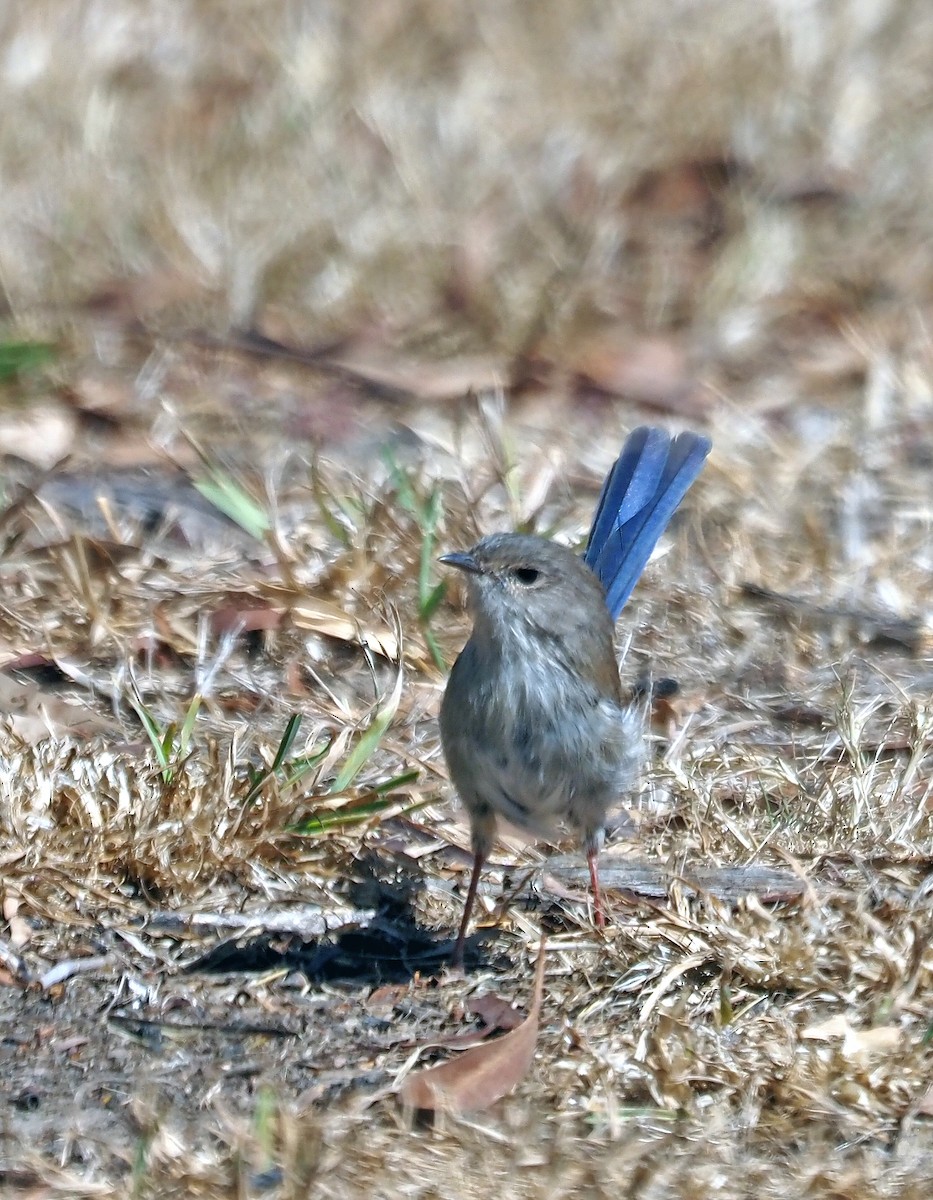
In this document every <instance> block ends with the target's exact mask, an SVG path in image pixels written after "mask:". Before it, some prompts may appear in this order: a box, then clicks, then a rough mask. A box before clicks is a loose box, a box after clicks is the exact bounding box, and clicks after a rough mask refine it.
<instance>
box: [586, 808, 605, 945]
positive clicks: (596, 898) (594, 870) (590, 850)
mask: <svg viewBox="0 0 933 1200" xmlns="http://www.w3.org/2000/svg"><path fill="white" fill-rule="evenodd" d="M602 840H603V839H602V830H600V831H599V832H598V833H594V834H589V835H588V836H587V838H586V864H587V866H588V867H589V868H590V887H591V888H592V889H593V918H594V920H595V921H596V926H597V928H598V929H605V927H606V917H605V914H604V913H603V898H602V894H601V892H600V890H599V847H600V844H601V842H602Z"/></svg>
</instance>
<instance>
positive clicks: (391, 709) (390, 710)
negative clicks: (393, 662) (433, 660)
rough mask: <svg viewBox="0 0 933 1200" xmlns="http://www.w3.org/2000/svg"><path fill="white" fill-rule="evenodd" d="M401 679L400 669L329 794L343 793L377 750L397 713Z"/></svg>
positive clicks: (338, 774) (339, 772)
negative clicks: (390, 688) (393, 683)
mask: <svg viewBox="0 0 933 1200" xmlns="http://www.w3.org/2000/svg"><path fill="white" fill-rule="evenodd" d="M403 678H404V675H403V672H402V670H401V668H400V669H399V672H398V675H397V676H396V679H395V686H394V687H393V688H392V691H391V692H390V693H389V695H388V696H386V697H385V698H384V699H383V700H382V702H381V703H380V704H379V705H377V707H376V709H375V711H374V712H373V716H372V720H371V721H370V723H369V728H368V729H367V730H366V731H365V733H363V735H362V736H361V738H360V740H359V741H358V742H357V744H356V745H355V746H354V747H353V749H352V750H351V751H350V753H349V754H348V755H347V760H346V762H345V763H344V764H343V766H342V767H341V769H340V770H339V771H338V772H337V778H336V779H335V780H334V782H333V785H332V786H331V788H330V791H331V792H345V791H346V790H347V788H348V787H349V786H350V784H351V783H352V782H353V780H354V779H355V778H356V777H357V775H359V773H360V771H361V770H362V769H363V767H364V766H365V765H366V763H367V762H368V761H369V759H370V758H372V756H373V754H374V753H375V751H376V750H377V749H378V747H379V743H380V742H381V741H382V738H383V735H384V734H385V731H386V730H387V729H388V728H389V726H390V725H391V724H392V719H393V717H394V716H395V714H396V712H397V711H398V705H399V701H400V700H401V698H402V680H403Z"/></svg>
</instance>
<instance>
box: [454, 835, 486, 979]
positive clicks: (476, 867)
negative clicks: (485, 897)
mask: <svg viewBox="0 0 933 1200" xmlns="http://www.w3.org/2000/svg"><path fill="white" fill-rule="evenodd" d="M485 861H486V855H485V853H483V851H481V850H475V851H474V852H473V873H472V875H471V876H470V886H469V888H468V889H467V894H466V900H465V901H464V904H463V918H462V919H461V921H460V932H459V933H458V934H457V944H456V945H455V946H454V953H453V958H452V959H451V960H450V961H451V963H452V964H453V966H455V967H462V966H463V946H464V943H465V941H466V935H467V929H468V928H469V926H470V914H471V913H472V911H473V901H474V900H475V899H476V889H477V886H478V885H479V877H480V873H481V872H482V870H483V863H485Z"/></svg>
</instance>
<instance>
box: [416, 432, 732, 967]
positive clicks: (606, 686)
mask: <svg viewBox="0 0 933 1200" xmlns="http://www.w3.org/2000/svg"><path fill="white" fill-rule="evenodd" d="M711 446H712V443H711V442H710V440H709V439H708V438H706V437H704V436H702V435H700V434H697V433H692V432H689V431H687V432H683V433H680V434H678V435H676V436H674V437H671V435H670V434H668V433H667V432H666V431H665V430H663V429H660V428H657V427H654V426H641V427H639V428H637V429H635V430H633V431H632V432H631V434H630V435H629V437H628V438H627V439H626V441H625V444H624V445H623V447H622V450H621V453H620V454H619V456H618V458H617V459H616V461H615V463H614V464H613V466H612V468H611V469H610V471H609V473H608V475H607V476H606V479H605V482H604V483H603V486H602V490H601V492H600V495H599V499H598V501H597V505H596V511H595V514H594V517H593V522H592V526H591V528H590V532H589V537H588V539H587V543H586V549H585V550H584V553H583V555H582V557H580V556H578V555H577V554H576V553H574V551H573V550H571V549H570V548H569V547H567V546H564V545H561V544H559V543H557V542H554V541H551V540H549V539H547V538H543V537H538V536H536V535H534V534H526V533H493V534H490V535H488V536H486V537H484V538H482V539H481V540H480V541H479V542H477V543H476V545H475V546H473V547H472V549H470V550H467V551H455V552H452V553H449V554H444V555H442V556H441V558H440V560H439V561H440V562H441V563H444V564H446V565H447V566H450V567H454V568H456V569H457V570H459V571H461V572H462V573H463V575H464V576H465V579H466V584H467V593H468V602H469V607H470V609H471V611H472V617H473V628H472V631H471V633H470V636H469V639H468V641H467V643H466V645H465V646H464V648H463V650H462V651H461V653H460V655H459V656H458V658H457V660H456V661H455V663H454V665H453V668H452V669H451V672H450V676H449V679H448V681H447V686H446V688H445V690H444V696H443V700H442V702H441V710H440V733H441V745H442V748H443V752H444V757H445V759H446V762H447V767H448V772H449V775H450V779H451V782H452V783H453V785H454V787H455V789H456V791H457V793H458V794H459V797H460V800H461V803H462V804H463V806H464V807H465V809H466V811H467V814H468V816H469V821H470V831H471V841H472V849H473V869H472V874H471V876H470V883H469V887H468V889H467V894H466V900H465V902H464V910H463V918H462V920H461V923H460V929H459V932H458V934H457V941H456V943H455V947H454V952H453V956H452V962H453V965H454V966H455V967H462V965H463V956H464V947H465V941H466V936H467V930H468V929H469V924H470V916H471V913H472V909H473V904H474V901H475V899H476V889H477V886H478V884H479V880H480V875H481V872H482V869H483V866H484V864H485V863H486V861H487V859H488V857H489V854H490V852H491V850H492V847H493V844H494V842H495V838H496V833H497V826H498V821H499V818H504V819H505V820H507V821H509V822H510V823H511V824H512V825H514V826H517V827H518V828H520V829H522V830H525V831H526V832H528V833H530V834H532V835H533V836H535V837H542V838H553V837H554V834H555V832H556V831H558V830H559V829H560V828H561V827H569V828H570V829H571V830H572V831H574V832H576V833H577V834H578V835H580V836H581V837H582V841H583V846H584V849H585V852H586V858H587V863H588V867H589V875H590V886H591V891H592V896H593V916H594V920H595V922H596V924H597V926H598V927H603V926H604V925H605V916H604V912H603V905H602V897H601V895H600V889H599V871H598V856H599V849H600V846H601V844H602V841H603V837H604V826H605V820H606V813H607V811H608V809H609V807H610V806H611V805H613V804H614V803H616V802H617V801H618V800H619V799H620V798H621V796H622V795H623V794H625V793H626V792H628V791H630V790H631V789H632V788H633V787H634V786H635V784H636V782H637V780H638V776H639V774H640V770H641V766H642V762H643V758H644V753H645V734H644V715H643V711H642V710H641V708H639V707H638V706H635V705H627V704H626V703H625V700H624V698H623V692H622V685H621V681H620V678H619V668H618V664H617V662H616V657H615V648H614V627H615V623H616V621H617V619H618V617H619V614H620V613H621V611H622V608H623V606H624V605H625V602H626V601H627V600H628V598H629V596H630V594H631V592H632V590H633V588H634V587H635V584H636V583H637V582H638V578H639V576H640V575H641V573H642V571H643V570H644V568H645V566H646V564H647V562H648V559H649V558H650V557H651V553H652V551H653V549H654V547H655V545H656V543H657V540H658V538H659V537H660V536H661V534H662V533H663V531H664V529H665V528H666V526H667V524H668V522H669V521H670V519H671V517H672V515H673V513H674V511H675V509H676V508H677V506H678V505H679V504H680V502H681V500H683V498H684V496H685V495H686V493H687V490H688V489H689V488H690V486H691V484H692V483H693V482H694V480H695V479H696V478H697V476H698V475H699V473H700V471H701V470H702V468H703V464H704V462H705V460H706V457H707V455H708V454H709V452H710V449H711Z"/></svg>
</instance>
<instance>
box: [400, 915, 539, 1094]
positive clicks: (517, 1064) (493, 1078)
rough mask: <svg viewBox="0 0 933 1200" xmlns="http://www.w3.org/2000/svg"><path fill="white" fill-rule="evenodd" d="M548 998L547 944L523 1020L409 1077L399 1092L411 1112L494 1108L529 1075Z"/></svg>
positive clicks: (536, 968)
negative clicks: (502, 1033) (546, 993)
mask: <svg viewBox="0 0 933 1200" xmlns="http://www.w3.org/2000/svg"><path fill="white" fill-rule="evenodd" d="M543 994H544V939H543V938H542V939H541V947H540V949H539V950H538V961H537V963H536V965H535V985H534V995H533V998H532V1001H531V1008H530V1010H529V1012H528V1016H527V1017H526V1018H525V1020H524V1021H522V1023H521V1024H520V1025H519V1026H518V1027H517V1028H516V1029H513V1030H511V1032H509V1033H506V1034H504V1035H503V1036H502V1037H500V1038H496V1039H495V1041H492V1042H483V1043H482V1044H481V1045H479V1046H474V1047H472V1048H471V1049H470V1050H465V1051H464V1052H463V1053H462V1054H460V1055H458V1056H457V1057H456V1058H451V1059H448V1061H447V1062H444V1063H441V1064H440V1066H436V1067H427V1068H426V1069H424V1070H422V1071H415V1072H414V1073H413V1074H411V1075H409V1076H408V1078H407V1079H406V1080H405V1082H404V1083H403V1085H402V1087H401V1089H400V1090H399V1096H400V1097H401V1100H402V1103H403V1104H405V1105H406V1106H408V1107H409V1108H415V1109H426V1110H429V1111H434V1110H437V1109H448V1110H450V1111H453V1112H476V1111H478V1110H479V1109H483V1108H489V1106H490V1105H491V1104H495V1102H496V1101H497V1100H500V1099H501V1098H502V1097H503V1096H504V1095H506V1093H508V1092H510V1091H511V1090H512V1088H514V1087H515V1086H516V1085H517V1084H518V1083H520V1082H521V1080H522V1079H524V1077H525V1075H527V1073H528V1069H529V1068H530V1066H531V1064H532V1062H533V1060H534V1054H535V1044H536V1042H537V1040H538V1018H539V1015H540V1012H541V999H542V996H543Z"/></svg>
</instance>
